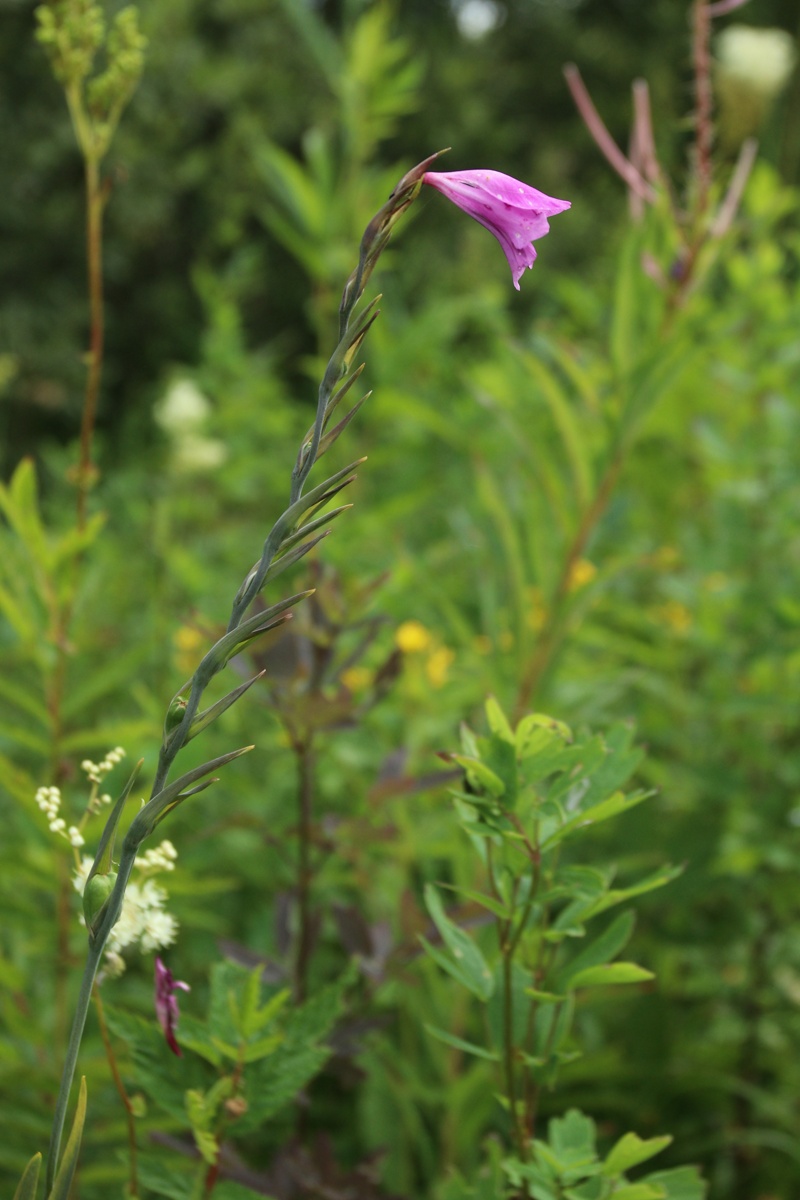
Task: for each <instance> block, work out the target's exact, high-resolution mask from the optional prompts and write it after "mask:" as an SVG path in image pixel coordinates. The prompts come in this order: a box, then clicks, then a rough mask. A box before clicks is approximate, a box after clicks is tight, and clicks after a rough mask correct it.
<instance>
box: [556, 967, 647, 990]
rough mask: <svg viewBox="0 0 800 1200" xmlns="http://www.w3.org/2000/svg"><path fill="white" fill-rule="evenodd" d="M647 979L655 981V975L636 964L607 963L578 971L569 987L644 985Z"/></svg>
mask: <svg viewBox="0 0 800 1200" xmlns="http://www.w3.org/2000/svg"><path fill="white" fill-rule="evenodd" d="M647 979H655V975H654V974H653V972H652V971H647V970H645V968H644V967H639V966H637V965H636V963H629V962H620V963H606V964H605V965H603V966H599V967H587V968H586V970H585V971H578V973H577V975H573V977H572V979H570V981H569V986H570V989H574V988H581V987H603V986H605V985H607V984H616V983H643V982H644V981H645V980H647Z"/></svg>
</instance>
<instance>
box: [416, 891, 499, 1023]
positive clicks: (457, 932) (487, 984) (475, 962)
mask: <svg viewBox="0 0 800 1200" xmlns="http://www.w3.org/2000/svg"><path fill="white" fill-rule="evenodd" d="M425 904H426V906H427V909H428V912H429V913H430V915H431V918H432V920H433V923H434V925H435V926H436V928H437V929H438V930H439V933H440V934H441V935H442V940H443V941H444V943H445V945H446V946H447V948H448V950H449V951H450V953H451V954H452V956H453V957H452V959H448V961H449V962H450V963H451V964H453V966H451V967H450V968H447V969H449V970H450V973H451V974H455V975H456V977H457V978H460V979H461V981H462V982H463V983H464V985H465V986H466V987H468V988H469V990H470V991H471V992H473V993H474V994H475V995H476V996H477V997H478V998H479V999H480V1000H488V999H489V997H490V996H491V994H492V990H493V980H492V975H491V972H490V970H489V968H488V966H487V964H486V960H485V959H484V957H483V955H482V954H481V952H480V950H479V949H478V947H477V946H476V945H475V943H474V942H473V940H472V938H471V937H469V935H468V934H466V933H465V932H464V930H463V929H461V928H460V927H459V926H458V925H456V924H455V922H454V921H451V920H450V918H449V917H448V916H447V914H446V913H445V911H444V908H443V906H442V901H441V899H440V898H439V893H438V892H437V891H436V888H435V887H433V886H432V885H431V884H427V885H426V887H425ZM425 948H426V950H428V953H429V954H430V953H431V951H432V950H433V947H430V946H428V945H427V944H426V947H425ZM431 957H432V958H435V959H436V960H437V961H439V957H441V956H439V957H437V954H436V953H433V954H431ZM453 967H455V970H454V969H453Z"/></svg>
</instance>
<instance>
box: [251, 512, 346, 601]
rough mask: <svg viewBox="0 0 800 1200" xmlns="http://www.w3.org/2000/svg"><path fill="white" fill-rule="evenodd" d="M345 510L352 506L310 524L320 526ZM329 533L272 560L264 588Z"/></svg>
mask: <svg viewBox="0 0 800 1200" xmlns="http://www.w3.org/2000/svg"><path fill="white" fill-rule="evenodd" d="M346 508H352V505H351V504H343V505H342V507H341V508H336V509H334V510H333V513H326V514H325V516H324V517H322V518H321V520H320V521H319V522H312V524H322V523H324V522H325V521H326V520H327V519H328V517H329V516H333V515H334V514H336V513H340V512H344V510H345V509H346ZM330 532H331V530H330V529H326V530H325V531H324V533H320V534H318V535H317V537H315V538H311V540H310V541H308V542H304V543H303V545H302V546H295V547H294V548H293V549H291V550H288V551H287V552H286V554H281V556H280V558H276V559H274V560H273V561H272V563H271V565H270V568H269V570H268V571H267V573H266V575H265V576H264V586H266V585H267V584H268V583H271V582H272V580H273V579H275V578H277V576H278V575H282V574H283V572H284V571H286V570H288V568H289V567H293V566H294V564H295V563H296V562H299V561H300V559H301V558H305V556H306V554H308V552H309V550H313V549H314V547H315V546H317V545H318V544H319V543H320V542H321V541H322V539H323V538H326V537H327V536H328V534H329V533H330Z"/></svg>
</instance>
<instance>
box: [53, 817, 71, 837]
mask: <svg viewBox="0 0 800 1200" xmlns="http://www.w3.org/2000/svg"><path fill="white" fill-rule="evenodd" d="M66 828H67V822H66V821H65V820H64V818H63V817H56V818H55V819H54V820H52V821H51V822H50V829H51V830H52V831H53V833H63V831H64V830H65V829H66Z"/></svg>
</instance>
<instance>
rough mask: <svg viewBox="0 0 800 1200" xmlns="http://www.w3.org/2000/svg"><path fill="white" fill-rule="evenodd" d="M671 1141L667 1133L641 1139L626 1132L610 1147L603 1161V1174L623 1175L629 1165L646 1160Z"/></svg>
mask: <svg viewBox="0 0 800 1200" xmlns="http://www.w3.org/2000/svg"><path fill="white" fill-rule="evenodd" d="M671 1142H672V1138H671V1137H670V1136H669V1134H666V1135H665V1136H663V1137H654V1138H647V1139H646V1140H643V1139H642V1138H640V1137H639V1136H638V1135H637V1134H635V1133H626V1134H625V1135H624V1136H623V1137H621V1138H620V1139H619V1141H618V1142H617V1143H616V1144H615V1145H614V1146H613V1147H612V1148H611V1150H610V1152H609V1153H608V1155H607V1156H606V1160H605V1162H604V1163H603V1174H604V1175H608V1176H614V1175H624V1174H625V1172H626V1171H629V1170H630V1168H631V1167H636V1166H638V1165H639V1163H643V1162H647V1160H648V1158H653V1156H654V1155H656V1154H660V1153H661V1151H662V1150H665V1149H666V1148H667V1146H669V1145H670V1143H671Z"/></svg>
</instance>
